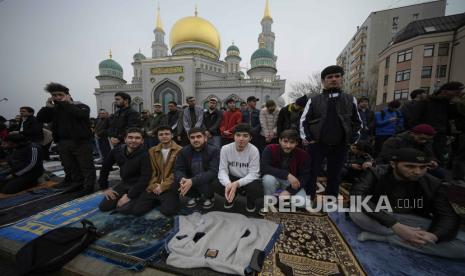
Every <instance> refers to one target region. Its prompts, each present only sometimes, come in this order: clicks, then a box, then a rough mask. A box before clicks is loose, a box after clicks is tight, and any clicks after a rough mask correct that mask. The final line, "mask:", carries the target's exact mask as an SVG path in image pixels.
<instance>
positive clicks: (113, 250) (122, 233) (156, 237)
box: [74, 209, 174, 271]
mask: <svg viewBox="0 0 465 276" xmlns="http://www.w3.org/2000/svg"><path fill="white" fill-rule="evenodd" d="M87 220H89V221H92V222H93V223H94V225H95V226H96V227H97V229H99V230H100V231H103V232H104V233H106V235H105V236H103V237H101V238H100V239H98V240H97V241H95V242H94V243H93V244H92V245H91V246H90V247H89V249H87V250H86V251H85V252H84V254H85V255H88V256H92V257H94V258H97V259H99V260H103V261H105V262H108V263H112V264H115V265H118V266H120V267H122V268H125V269H131V270H136V271H138V270H141V269H143V268H144V267H145V266H146V265H147V264H148V263H150V262H152V261H153V260H154V259H155V258H157V257H158V256H159V254H161V251H162V249H163V248H164V246H165V242H167V240H168V238H169V237H170V231H171V230H172V229H173V225H174V218H173V217H165V216H164V215H162V214H161V213H160V211H159V210H158V209H153V210H152V211H150V212H149V213H147V214H145V215H144V216H140V217H135V216H131V215H122V214H119V213H113V214H112V213H111V212H106V213H102V212H98V213H97V214H95V215H93V216H91V217H88V218H87ZM74 225H75V226H76V227H80V225H79V223H78V222H77V223H75V224H74Z"/></svg>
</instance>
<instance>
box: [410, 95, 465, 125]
mask: <svg viewBox="0 0 465 276" xmlns="http://www.w3.org/2000/svg"><path fill="white" fill-rule="evenodd" d="M409 114H410V115H409V116H411V119H410V121H409V123H408V124H409V125H411V126H416V125H419V124H429V125H431V126H432V127H433V128H434V129H435V130H436V131H437V133H438V134H449V133H450V125H449V120H452V119H455V117H456V116H457V110H456V106H455V105H454V104H450V102H449V100H447V99H443V98H440V97H438V96H436V95H432V96H429V97H428V98H426V99H424V100H421V101H416V102H415V104H414V105H413V106H412V111H411V113H409Z"/></svg>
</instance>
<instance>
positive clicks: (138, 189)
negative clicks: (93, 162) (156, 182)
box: [98, 145, 152, 199]
mask: <svg viewBox="0 0 465 276" xmlns="http://www.w3.org/2000/svg"><path fill="white" fill-rule="evenodd" d="M115 163H116V164H117V165H118V166H119V168H120V176H121V180H122V183H121V184H118V185H124V186H125V187H127V188H129V191H128V197H129V198H130V199H134V198H137V197H138V196H139V195H140V194H141V193H142V192H143V191H144V190H145V188H147V186H148V184H149V181H150V177H151V176H152V166H151V164H150V157H149V154H148V151H147V149H146V148H145V147H144V146H140V147H139V148H138V149H137V150H135V151H133V152H131V153H130V154H126V145H121V146H117V147H115V148H113V149H112V150H111V151H110V153H109V154H108V156H107V157H106V158H105V161H104V162H103V165H102V169H101V171H100V177H99V180H98V183H99V185H100V188H101V189H106V188H107V187H108V175H109V174H110V170H111V168H112V166H113V164H115Z"/></svg>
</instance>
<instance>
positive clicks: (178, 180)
mask: <svg viewBox="0 0 465 276" xmlns="http://www.w3.org/2000/svg"><path fill="white" fill-rule="evenodd" d="M189 140H190V145H187V146H185V147H184V148H183V149H182V150H181V152H180V153H179V154H178V156H177V157H176V163H175V165H174V183H175V184H176V185H177V187H178V191H179V194H180V195H181V196H186V197H188V198H189V200H188V202H187V207H189V208H192V207H195V206H196V205H197V203H198V202H199V201H200V200H201V199H202V201H203V203H202V207H203V208H204V209H210V208H211V207H213V204H214V193H213V187H214V185H219V180H218V167H219V163H220V149H219V147H216V146H213V145H210V144H208V143H207V136H206V133H205V131H204V130H202V129H201V128H197V127H194V128H191V129H190V130H189Z"/></svg>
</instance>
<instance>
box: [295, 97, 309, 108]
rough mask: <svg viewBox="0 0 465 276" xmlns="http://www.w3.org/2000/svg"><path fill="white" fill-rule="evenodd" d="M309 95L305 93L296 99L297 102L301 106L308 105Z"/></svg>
mask: <svg viewBox="0 0 465 276" xmlns="http://www.w3.org/2000/svg"><path fill="white" fill-rule="evenodd" d="M307 101H308V97H307V95H303V96H302V97H300V98H298V99H297V100H295V104H296V105H298V106H301V107H305V105H307Z"/></svg>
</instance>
